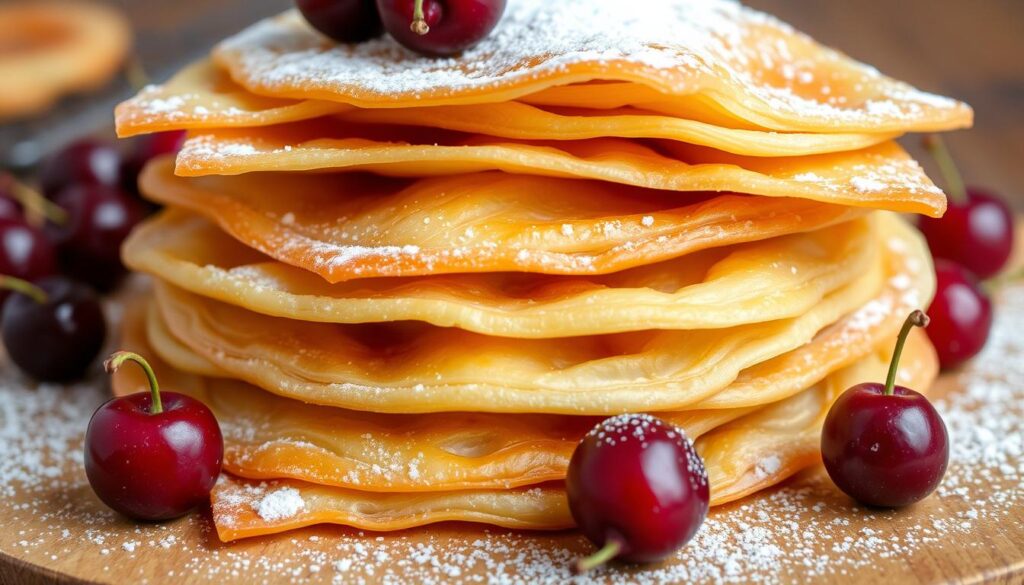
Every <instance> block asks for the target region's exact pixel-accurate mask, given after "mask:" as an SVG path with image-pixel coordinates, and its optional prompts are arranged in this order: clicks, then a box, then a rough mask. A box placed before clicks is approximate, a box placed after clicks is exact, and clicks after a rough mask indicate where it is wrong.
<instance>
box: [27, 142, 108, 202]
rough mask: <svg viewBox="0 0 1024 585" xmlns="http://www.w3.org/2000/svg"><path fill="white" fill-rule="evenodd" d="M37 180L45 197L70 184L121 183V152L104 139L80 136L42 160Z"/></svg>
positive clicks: (51, 195)
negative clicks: (81, 138)
mask: <svg viewBox="0 0 1024 585" xmlns="http://www.w3.org/2000/svg"><path fill="white" fill-rule="evenodd" d="M39 181H40V183H41V185H42V189H43V194H45V195H46V196H47V197H53V196H54V195H56V194H57V193H58V192H59V191H61V190H62V189H64V188H66V187H70V186H72V185H107V186H111V187H113V186H117V185H119V184H120V183H121V153H120V152H119V151H118V150H117V149H116V148H115V147H114V145H112V144H109V143H107V142H103V141H99V140H92V139H83V140H79V141H77V142H74V143H72V144H69V145H68V146H66V147H64V148H63V149H61V150H60V151H58V152H56V153H55V154H53V155H51V156H50V157H48V158H46V159H45V160H43V162H42V164H41V165H40V167H39Z"/></svg>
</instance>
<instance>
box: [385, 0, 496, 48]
mask: <svg viewBox="0 0 1024 585" xmlns="http://www.w3.org/2000/svg"><path fill="white" fill-rule="evenodd" d="M377 6H378V8H380V17H381V20H383V21H384V28H385V29H386V30H387V31H388V33H390V34H391V36H393V37H394V38H395V40H397V41H398V42H399V43H401V44H403V45H405V46H406V47H408V48H409V49H412V50H413V51H416V52H418V53H422V54H424V55H429V56H432V57H447V56H451V55H455V54H458V53H460V52H462V51H464V50H466V49H468V48H470V47H472V46H473V45H475V44H477V43H479V42H480V41H481V40H483V39H484V38H485V37H486V36H487V35H489V34H490V33H491V31H492V30H494V27H495V26H496V25H497V24H498V21H499V20H501V16H502V14H504V13H505V0H423V19H424V20H425V21H426V23H427V26H429V27H430V31H429V32H427V33H426V34H424V35H420V34H417V33H415V32H413V31H412V30H411V29H410V28H409V27H410V25H412V22H413V11H414V6H415V2H413V0H377Z"/></svg>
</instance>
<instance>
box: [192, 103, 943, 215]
mask: <svg viewBox="0 0 1024 585" xmlns="http://www.w3.org/2000/svg"><path fill="white" fill-rule="evenodd" d="M494 170H498V171H504V172H506V173H513V174H519V175H537V176H544V177H563V178H575V179H593V180H599V181H606V182H609V183H617V184H619V185H630V186H635V187H645V188H648V189H662V190H666V191H679V192H690V191H717V192H734V193H745V194H752V195H764V196H767V197H798V198H802V199H810V200H813V201H820V202H823V203H834V204H840V205H849V206H854V207H868V208H874V209H887V210H891V211H904V212H910V213H922V214H925V215H930V216H939V215H942V213H943V212H944V211H945V208H946V198H945V195H943V193H942V191H941V190H940V189H939V188H938V187H936V186H935V185H934V184H933V183H932V182H931V180H930V179H929V178H928V177H927V176H926V175H925V174H924V171H923V170H922V169H921V166H920V165H919V164H917V162H916V161H915V160H914V159H912V158H911V157H910V155H908V154H907V153H906V151H904V150H903V149H902V148H901V147H900V146H899V145H898V144H896V143H895V142H884V143H881V144H878V145H875V146H872V147H869V148H865V149H861V150H857V151H852V152H840V153H831V154H819V155H810V156H797V157H770V158H765V157H756V156H753V157H752V156H740V155H734V154H729V153H726V152H722V151H719V150H714V149H710V148H706V147H701V146H696V145H692V144H686V143H682V142H677V141H672V140H657V141H635V140H629V139H622V138H593V139H589V140H562V141H551V140H549V141H524V140H513V139H507V138H494V137H490V136H482V135H474V134H464V133H460V132H448V131H442V130H435V129H431V128H413V127H400V126H381V125H376V124H350V123H346V122H342V121H338V120H334V119H331V118H325V119H318V120H311V121H307V122H298V123H294V124H285V125H280V126H273V127H269V128H245V129H240V130H237V129H235V130H203V131H196V132H194V133H193V134H192V135H191V136H190V137H189V138H188V139H187V140H186V141H185V144H184V146H183V147H182V149H181V151H180V152H179V153H178V159H177V167H176V169H175V172H176V173H177V174H178V175H181V176H190V177H191V176H204V175H239V174H245V173H255V172H270V171H279V172H280V171H284V172H296V171H319V172H328V171H335V172H340V171H368V172H373V173H377V174H381V175H386V176H395V177H408V178H421V177H433V176H443V175H461V174H467V173H475V172H482V171H494Z"/></svg>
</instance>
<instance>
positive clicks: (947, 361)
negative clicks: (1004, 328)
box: [927, 258, 992, 369]
mask: <svg viewBox="0 0 1024 585" xmlns="http://www.w3.org/2000/svg"><path fill="white" fill-rule="evenodd" d="M935 275H936V288H935V300H933V301H932V305H931V307H929V308H928V314H929V315H930V316H931V318H932V320H931V326H930V327H928V329H927V332H928V338H929V339H931V341H932V344H933V345H934V346H935V351H936V353H938V355H939V364H940V365H941V366H942V368H943V369H949V368H955V367H957V366H959V365H961V364H963V363H964V362H965V361H967V360H969V359H971V358H972V357H974V356H975V355H977V354H978V352H980V351H981V350H982V348H984V347H985V342H986V341H988V334H989V330H991V329H992V301H991V300H990V299H989V297H988V295H987V294H986V293H985V291H984V290H982V288H981V287H980V286H979V285H978V281H977V280H976V279H975V278H974V276H973V275H972V274H971V273H970V272H968V271H967V270H966V269H965V268H964V267H963V266H961V265H959V264H956V263H954V262H950V261H949V260H943V259H941V258H940V259H937V260H936V261H935Z"/></svg>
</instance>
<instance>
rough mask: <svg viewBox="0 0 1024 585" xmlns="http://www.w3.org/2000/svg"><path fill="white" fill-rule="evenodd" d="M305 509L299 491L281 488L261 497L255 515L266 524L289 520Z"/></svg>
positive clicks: (304, 503)
mask: <svg viewBox="0 0 1024 585" xmlns="http://www.w3.org/2000/svg"><path fill="white" fill-rule="evenodd" d="M305 507H306V502H304V501H303V500H302V496H301V495H300V494H299V490H297V489H295V488H290V487H288V488H281V489H279V490H275V491H272V492H270V493H269V494H267V495H265V496H263V498H261V499H260V501H259V503H258V504H257V505H256V513H257V514H259V515H260V518H263V519H264V520H266V521H267V522H273V521H274V520H281V519H282V518H289V517H291V516H294V515H295V514H297V513H298V512H299V510H301V509H303V508H305Z"/></svg>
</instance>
